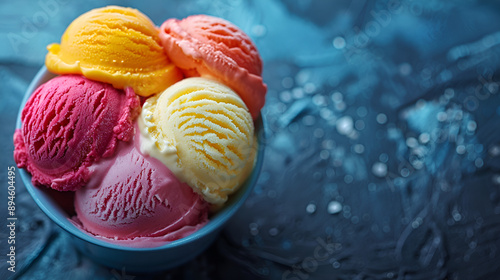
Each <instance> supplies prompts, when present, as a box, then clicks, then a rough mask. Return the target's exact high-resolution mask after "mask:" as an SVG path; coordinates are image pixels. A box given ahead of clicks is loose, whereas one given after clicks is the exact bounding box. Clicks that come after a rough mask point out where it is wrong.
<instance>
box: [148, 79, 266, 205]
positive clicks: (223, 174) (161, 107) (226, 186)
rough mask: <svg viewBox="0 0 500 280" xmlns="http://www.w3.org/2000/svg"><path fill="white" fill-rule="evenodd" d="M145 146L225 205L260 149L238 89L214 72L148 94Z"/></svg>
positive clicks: (207, 196)
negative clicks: (218, 79)
mask: <svg viewBox="0 0 500 280" xmlns="http://www.w3.org/2000/svg"><path fill="white" fill-rule="evenodd" d="M139 127H140V130H141V150H142V151H143V152H145V153H147V154H149V155H151V156H153V157H156V158H158V159H159V160H160V161H162V162H163V163H165V164H166V165H167V167H169V169H170V170H171V171H172V172H173V173H174V174H175V175H176V176H177V177H178V178H179V179H180V180H182V181H184V182H186V183H187V184H188V185H190V186H191V187H192V188H193V189H194V190H195V191H196V192H198V193H200V194H201V195H202V196H203V198H204V199H205V200H206V201H208V202H210V203H213V204H216V205H222V204H223V203H224V202H225V201H226V200H227V199H228V195H230V194H231V193H233V192H235V191H236V190H237V189H238V188H239V186H241V185H242V183H243V182H244V181H245V180H246V178H247V177H248V175H249V174H250V172H251V171H252V168H253V166H254V159H255V152H256V149H257V142H256V137H255V135H254V123H253V119H252V116H251V115H250V112H249V111H248V108H247V107H246V105H245V103H244V102H243V100H241V98H240V97H239V95H238V94H236V93H235V92H234V91H233V90H231V89H230V88H229V87H227V86H226V85H224V84H222V83H219V82H216V81H214V80H211V79H208V78H187V79H184V80H182V81H180V82H177V83H176V84H174V85H173V86H171V87H169V88H167V89H166V90H165V91H164V92H162V93H161V94H159V95H155V96H153V97H150V98H149V99H147V100H146V102H145V103H144V105H143V110H142V113H141V118H140V121H139Z"/></svg>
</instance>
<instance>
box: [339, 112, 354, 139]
mask: <svg viewBox="0 0 500 280" xmlns="http://www.w3.org/2000/svg"><path fill="white" fill-rule="evenodd" d="M336 124H337V131H338V133H339V134H341V135H348V134H350V133H351V132H352V130H353V120H352V118H351V117H350V116H345V117H342V118H340V119H338V120H337V123H336Z"/></svg>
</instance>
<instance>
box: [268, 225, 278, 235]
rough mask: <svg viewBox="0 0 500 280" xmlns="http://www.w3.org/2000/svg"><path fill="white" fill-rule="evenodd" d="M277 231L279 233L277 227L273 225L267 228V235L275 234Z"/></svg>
mask: <svg viewBox="0 0 500 280" xmlns="http://www.w3.org/2000/svg"><path fill="white" fill-rule="evenodd" d="M278 233H279V231H278V229H277V228H275V227H273V228H271V229H269V235H270V236H276V235H278Z"/></svg>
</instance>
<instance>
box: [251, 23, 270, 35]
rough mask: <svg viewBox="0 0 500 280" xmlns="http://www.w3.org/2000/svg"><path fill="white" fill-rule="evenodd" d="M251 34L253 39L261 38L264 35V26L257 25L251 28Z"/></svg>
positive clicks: (265, 30)
mask: <svg viewBox="0 0 500 280" xmlns="http://www.w3.org/2000/svg"><path fill="white" fill-rule="evenodd" d="M251 32H252V34H253V35H254V36H255V37H262V36H264V35H266V32H267V29H266V27H265V26H264V25H262V24H257V25H254V26H253V27H252V31H251Z"/></svg>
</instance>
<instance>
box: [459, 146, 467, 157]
mask: <svg viewBox="0 0 500 280" xmlns="http://www.w3.org/2000/svg"><path fill="white" fill-rule="evenodd" d="M456 151H457V154H459V155H463V154H465V152H466V151H467V149H466V148H465V146H464V145H458V146H457V148H456Z"/></svg>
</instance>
